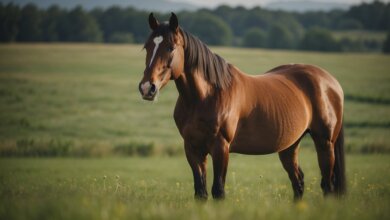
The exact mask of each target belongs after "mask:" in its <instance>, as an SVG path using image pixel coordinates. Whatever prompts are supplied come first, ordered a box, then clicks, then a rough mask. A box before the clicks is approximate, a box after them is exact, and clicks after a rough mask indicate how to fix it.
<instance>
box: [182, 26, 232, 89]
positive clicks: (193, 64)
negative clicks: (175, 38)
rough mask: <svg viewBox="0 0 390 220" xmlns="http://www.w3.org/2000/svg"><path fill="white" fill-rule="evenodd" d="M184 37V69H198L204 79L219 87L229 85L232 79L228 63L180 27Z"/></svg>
mask: <svg viewBox="0 0 390 220" xmlns="http://www.w3.org/2000/svg"><path fill="white" fill-rule="evenodd" d="M180 31H181V33H182V35H183V38H184V56H185V57H184V58H185V62H186V63H185V66H186V68H188V69H186V71H189V72H190V73H193V72H194V71H195V70H198V71H199V72H200V73H201V74H203V77H204V78H205V80H207V81H208V82H210V83H211V84H212V85H214V86H216V87H217V88H220V89H225V88H227V87H229V85H230V83H231V79H232V73H231V72H230V67H229V63H227V62H226V61H225V60H224V59H223V58H222V57H220V56H219V55H218V54H215V53H213V52H211V51H210V49H209V48H208V47H207V46H206V44H204V43H203V42H202V41H200V40H199V39H198V38H197V37H195V36H193V35H192V34H190V33H188V32H186V31H184V30H183V29H180Z"/></svg>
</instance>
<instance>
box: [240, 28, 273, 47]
mask: <svg viewBox="0 0 390 220" xmlns="http://www.w3.org/2000/svg"><path fill="white" fill-rule="evenodd" d="M266 41H267V35H266V34H265V32H264V31H262V30H260V29H259V28H251V29H249V30H248V31H247V32H245V35H244V41H243V46H244V47H265V46H266Z"/></svg>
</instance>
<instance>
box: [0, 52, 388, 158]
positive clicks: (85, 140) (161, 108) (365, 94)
mask: <svg viewBox="0 0 390 220" xmlns="http://www.w3.org/2000/svg"><path fill="white" fill-rule="evenodd" d="M141 49H142V47H141V46H140V45H100V44H97V45H95V44H11V45H0V105H1V106H0V154H1V155H9V154H11V155H12V154H20V152H25V153H22V154H25V155H28V154H30V153H29V152H30V151H36V149H39V150H40V151H39V152H37V155H41V154H43V155H45V154H50V155H63V154H64V153H65V154H68V155H79V156H88V155H89V154H92V155H96V156H99V155H100V156H104V155H109V154H111V152H112V151H115V149H117V148H118V147H119V148H132V147H140V148H142V147H143V146H145V145H148V146H149V147H150V148H153V149H152V151H153V152H154V151H157V152H161V151H165V150H166V149H168V150H169V152H171V151H172V152H177V151H178V152H180V150H181V149H182V140H181V138H180V137H179V134H178V132H177V129H176V127H175V125H174V122H173V118H172V112H173V108H174V105H175V102H176V98H177V91H176V88H175V86H174V84H173V83H170V84H169V86H168V87H167V88H166V89H164V90H163V91H162V92H161V95H160V97H159V100H158V102H156V103H149V102H146V101H143V100H141V97H140V95H139V92H138V89H137V86H138V83H139V80H140V79H141V76H142V74H143V69H144V62H145V61H144V59H145V51H142V50H141ZM214 50H215V51H216V52H218V53H219V54H220V55H222V56H223V57H225V58H226V59H227V60H228V61H229V62H231V63H233V64H235V65H236V66H238V67H239V68H240V69H242V70H243V71H245V72H248V73H251V74H260V73H263V72H265V71H267V70H269V69H271V68H273V67H275V66H277V65H280V64H285V63H310V64H315V65H318V66H321V67H323V68H325V69H327V70H328V71H329V72H330V73H332V74H333V75H334V76H335V77H336V78H337V79H339V81H340V83H341V85H342V86H343V88H344V91H345V95H346V98H347V100H346V106H345V124H346V125H347V128H346V133H347V139H346V140H347V147H348V149H349V150H350V151H354V152H358V151H361V150H362V149H363V148H364V149H365V148H368V149H371V150H372V149H374V151H387V152H389V151H390V146H389V145H390V136H389V135H388V134H389V132H390V56H384V55H381V54H353V53H343V54H333V53H311V52H290V51H270V50H252V49H233V48H214ZM303 145H305V146H311V145H312V144H311V142H310V141H305V142H304V144H303ZM47 151H49V152H47ZM117 151H118V152H123V151H128V150H127V149H124V150H123V149H119V150H117ZM13 152H14V153H13ZM15 152H19V153H15ZM45 152H46V153H45ZM153 152H152V153H153Z"/></svg>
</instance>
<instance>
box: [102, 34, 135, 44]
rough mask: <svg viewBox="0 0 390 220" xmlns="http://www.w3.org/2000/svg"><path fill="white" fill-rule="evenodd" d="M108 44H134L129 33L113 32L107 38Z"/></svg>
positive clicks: (132, 37)
mask: <svg viewBox="0 0 390 220" xmlns="http://www.w3.org/2000/svg"><path fill="white" fill-rule="evenodd" d="M108 42H109V43H128V44H131V43H134V36H133V34H132V33H129V32H115V33H113V34H112V35H111V36H110V37H109V38H108Z"/></svg>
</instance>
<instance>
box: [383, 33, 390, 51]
mask: <svg viewBox="0 0 390 220" xmlns="http://www.w3.org/2000/svg"><path fill="white" fill-rule="evenodd" d="M382 51H383V53H386V54H390V31H389V32H388V33H387V36H386V40H385V42H383V47H382Z"/></svg>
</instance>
